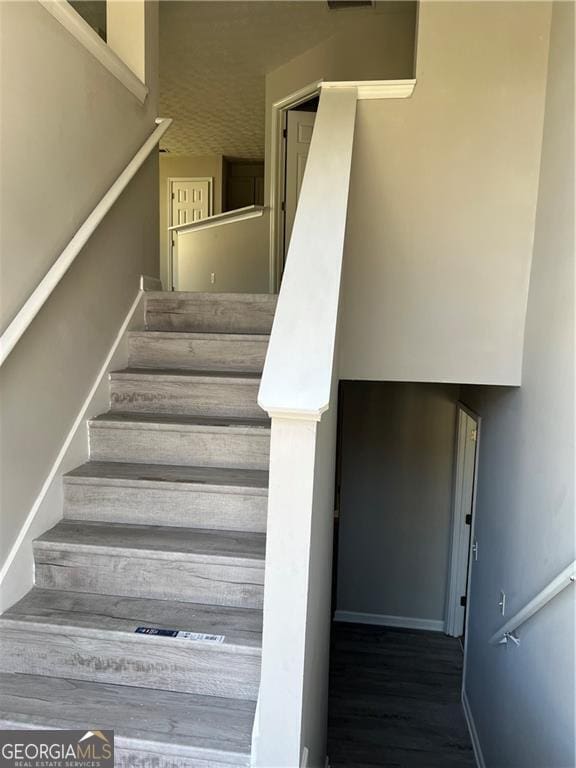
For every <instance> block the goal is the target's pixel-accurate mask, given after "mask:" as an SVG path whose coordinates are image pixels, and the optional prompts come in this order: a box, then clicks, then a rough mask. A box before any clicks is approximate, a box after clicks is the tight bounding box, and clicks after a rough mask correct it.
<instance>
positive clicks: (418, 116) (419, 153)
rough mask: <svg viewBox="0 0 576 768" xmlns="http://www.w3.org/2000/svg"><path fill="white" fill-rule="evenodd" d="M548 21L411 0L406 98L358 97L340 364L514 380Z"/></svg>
mask: <svg viewBox="0 0 576 768" xmlns="http://www.w3.org/2000/svg"><path fill="white" fill-rule="evenodd" d="M549 25H550V4H548V3H532V2H515V3H506V2H423V3H420V11H419V22H418V49H417V68H416V78H417V83H416V88H415V90H414V93H413V95H412V97H411V98H409V99H401V100H383V101H370V102H367V101H365V102H360V103H359V105H358V115H357V120H356V139H355V144H354V159H353V164H352V177H351V183H350V204H349V208H348V223H347V238H346V256H345V265H344V276H343V289H342V296H343V307H342V350H341V358H340V359H341V369H340V377H341V378H343V379H367V380H373V381H374V380H390V381H442V382H453V383H489V384H519V383H520V379H521V363H522V344H523V333H524V320H525V311H526V298H527V292H528V280H529V274H530V260H531V256H532V243H533V236H534V221H535V213H536V196H537V187H538V173H539V160H540V147H541V140H542V121H543V113H544V91H545V79H546V63H547V53H548V34H549Z"/></svg>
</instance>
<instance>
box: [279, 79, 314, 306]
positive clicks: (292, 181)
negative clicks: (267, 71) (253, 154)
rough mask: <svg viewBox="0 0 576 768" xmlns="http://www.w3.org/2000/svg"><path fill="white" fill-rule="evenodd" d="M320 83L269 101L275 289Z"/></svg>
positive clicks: (290, 232)
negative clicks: (271, 103) (270, 103)
mask: <svg viewBox="0 0 576 768" xmlns="http://www.w3.org/2000/svg"><path fill="white" fill-rule="evenodd" d="M319 103H320V83H319V82H316V83H311V84H310V85H309V86H306V87H305V88H302V89H301V90H299V91H296V92H294V93H292V94H290V95H289V96H286V97H285V98H283V99H281V100H280V101H277V102H275V103H274V104H273V105H272V113H271V119H270V126H271V128H270V148H271V152H270V209H271V212H270V291H271V292H273V293H277V292H278V289H279V287H280V282H281V280H282V274H283V272H284V264H285V261H286V256H287V253H288V246H289V244H290V235H291V234H292V227H293V225H294V217H295V215H296V208H297V205H298V198H299V195H300V189H301V186H302V180H303V178H304V171H305V169H306V160H307V158H308V151H309V148H310V142H311V140H312V132H313V128H314V121H315V118H316V112H317V110H318V105H319Z"/></svg>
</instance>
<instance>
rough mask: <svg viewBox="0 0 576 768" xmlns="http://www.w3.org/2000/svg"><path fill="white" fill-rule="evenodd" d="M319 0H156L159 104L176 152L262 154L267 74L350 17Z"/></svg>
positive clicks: (170, 144)
mask: <svg viewBox="0 0 576 768" xmlns="http://www.w3.org/2000/svg"><path fill="white" fill-rule="evenodd" d="M366 12H370V9H367V10H364V9H362V10H360V9H357V10H356V9H353V10H351V11H329V10H328V6H327V4H326V3H325V2H317V1H316V0H304V1H303V2H302V1H295V0H291V1H290V2H285V1H284V0H272V1H271V2H269V1H268V0H252V1H251V2H235V1H229V0H208V1H204V0H201V1H199V0H161V2H160V107H161V112H160V114H161V115H162V116H166V117H172V118H173V119H174V124H173V126H172V127H171V129H170V130H169V131H168V133H167V134H166V136H165V139H164V141H163V143H162V147H163V148H165V149H168V150H169V151H170V152H171V153H173V154H178V155H210V154H223V155H228V156H231V157H238V158H250V159H257V158H262V157H264V84H265V76H266V73H267V72H271V71H272V70H274V69H276V68H277V67H279V66H280V65H281V64H284V63H285V62H287V61H290V59H292V58H294V57H295V56H298V55H299V54H301V53H303V52H304V51H306V50H308V49H309V48H312V47H313V46H315V45H317V44H318V43H320V42H321V41H322V40H325V39H326V38H328V37H330V36H331V35H333V34H335V33H336V32H338V31H339V30H340V29H342V28H343V27H344V25H345V24H347V23H348V22H349V19H350V16H349V14H350V13H352V15H353V16H354V17H355V18H357V14H363V13H366Z"/></svg>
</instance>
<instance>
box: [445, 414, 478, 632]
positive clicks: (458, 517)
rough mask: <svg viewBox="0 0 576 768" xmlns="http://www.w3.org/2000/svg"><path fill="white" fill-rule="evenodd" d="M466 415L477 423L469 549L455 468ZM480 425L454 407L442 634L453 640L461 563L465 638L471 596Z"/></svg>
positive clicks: (475, 420)
mask: <svg viewBox="0 0 576 768" xmlns="http://www.w3.org/2000/svg"><path fill="white" fill-rule="evenodd" d="M461 412H462V413H465V414H466V415H467V416H468V417H469V418H471V419H472V420H473V421H474V423H475V424H476V453H475V456H474V478H473V485H472V503H471V509H470V514H471V516H472V517H471V521H470V541H469V544H468V547H466V545H465V540H464V541H463V540H462V537H461V535H460V534H461V531H462V524H463V523H464V518H465V515H466V514H467V512H466V510H465V509H463V508H459V505H458V482H457V481H458V477H459V472H458V465H459V457H460V448H461V437H460V413H461ZM480 426H481V418H480V416H479V415H478V414H477V413H474V411H471V410H470V409H469V408H467V407H466V406H465V405H464V404H463V403H461V402H458V403H457V407H456V446H455V459H454V479H453V487H452V524H451V529H450V530H451V534H450V559H449V567H448V584H447V589H446V607H445V612H444V632H445V633H446V634H447V635H451V636H453V637H456V635H455V624H456V613H457V611H456V609H457V608H458V601H459V600H460V597H461V595H460V590H459V589H458V576H459V575H460V568H459V566H461V564H462V563H466V568H467V589H466V600H467V605H466V614H465V617H464V628H463V630H464V635H465V639H466V635H467V631H466V628H467V624H468V615H469V612H470V611H469V596H470V582H471V576H472V555H473V551H472V550H473V543H474V528H475V523H476V493H477V487H478V459H479V456H480Z"/></svg>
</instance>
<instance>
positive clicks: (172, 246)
mask: <svg viewBox="0 0 576 768" xmlns="http://www.w3.org/2000/svg"><path fill="white" fill-rule="evenodd" d="M175 181H207V182H208V216H212V215H213V213H214V177H213V176H168V178H167V179H166V183H167V192H166V200H167V206H168V211H167V216H166V221H167V222H168V234H167V237H168V285H169V286H170V288H169V290H171V291H174V290H176V289H175V286H174V277H175V269H174V256H175V255H176V251H177V248H176V243H177V242H178V241H177V239H176V238H177V237H178V236H177V235H174V234H173V233H172V232H171V231H170V229H169V228H170V227H171V226H172V225H173V221H172V184H173V183H174V182H175Z"/></svg>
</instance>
